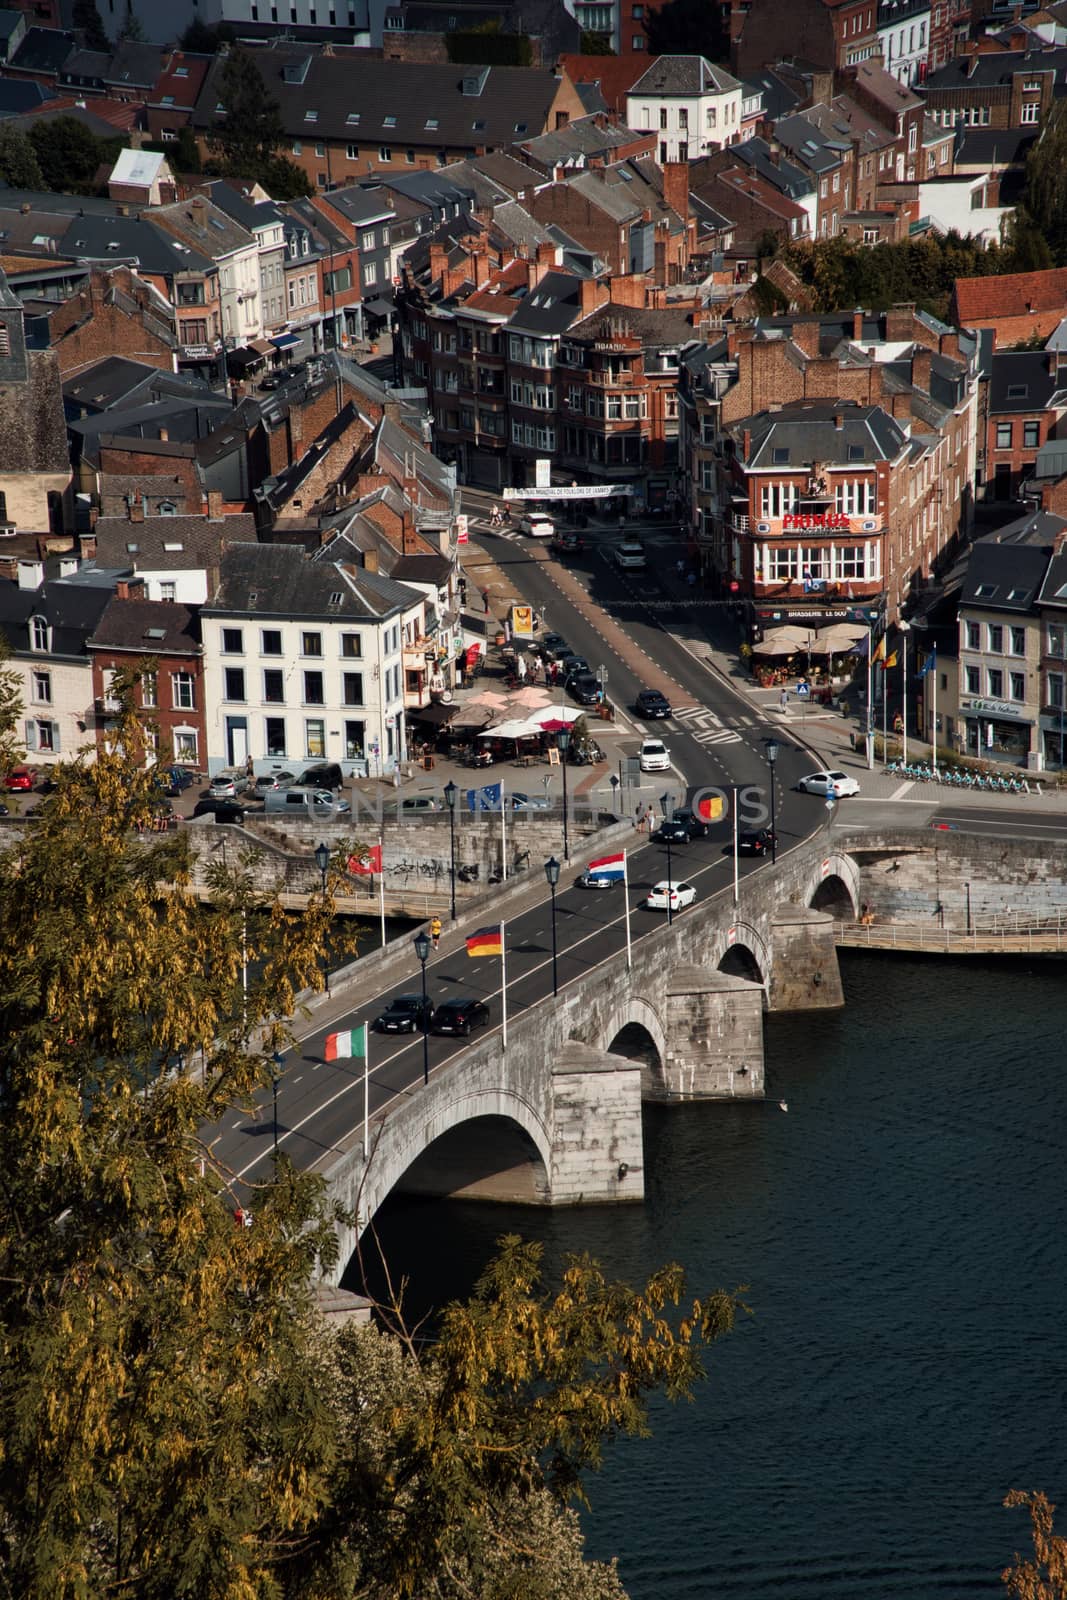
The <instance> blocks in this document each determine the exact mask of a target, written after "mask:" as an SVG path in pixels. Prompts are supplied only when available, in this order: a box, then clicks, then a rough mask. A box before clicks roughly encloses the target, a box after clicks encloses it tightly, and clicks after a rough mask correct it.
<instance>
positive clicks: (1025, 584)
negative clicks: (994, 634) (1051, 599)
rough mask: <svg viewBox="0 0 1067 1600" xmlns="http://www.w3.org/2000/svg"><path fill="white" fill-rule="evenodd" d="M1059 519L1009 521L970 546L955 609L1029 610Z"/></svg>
mask: <svg viewBox="0 0 1067 1600" xmlns="http://www.w3.org/2000/svg"><path fill="white" fill-rule="evenodd" d="M1063 526H1064V522H1063V518H1062V517H1054V516H1051V515H1050V514H1049V513H1048V512H1047V511H1038V512H1036V513H1035V514H1033V515H1032V516H1028V517H1023V518H1021V519H1020V520H1019V521H1018V522H1013V523H1009V525H1008V526H1007V527H1006V528H998V530H997V532H996V533H995V534H993V535H991V536H989V537H987V538H984V539H976V540H975V542H974V544H973V545H972V546H971V554H970V558H969V560H968V562H967V571H966V573H965V574H964V578H963V588H962V590H961V592H960V606H961V608H963V607H966V606H974V607H977V608H978V609H980V610H983V611H1007V612H1011V613H1014V614H1015V615H1017V616H1022V615H1025V613H1026V612H1028V611H1031V610H1032V609H1033V606H1034V602H1035V600H1036V599H1037V596H1038V594H1039V593H1040V591H1041V586H1042V584H1043V582H1044V578H1045V573H1046V572H1047V570H1048V564H1049V557H1050V556H1051V554H1052V546H1053V542H1054V539H1055V536H1056V533H1057V531H1058V530H1059V529H1061V528H1062V527H1063Z"/></svg>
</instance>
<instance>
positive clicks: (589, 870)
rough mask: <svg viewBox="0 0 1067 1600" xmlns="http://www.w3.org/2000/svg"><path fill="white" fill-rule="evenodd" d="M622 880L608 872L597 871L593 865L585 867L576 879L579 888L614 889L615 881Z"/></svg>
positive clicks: (620, 881)
mask: <svg viewBox="0 0 1067 1600" xmlns="http://www.w3.org/2000/svg"><path fill="white" fill-rule="evenodd" d="M623 881H624V880H623V879H622V878H620V877H617V876H615V875H614V874H612V873H608V872H597V871H596V869H595V868H594V867H586V869H585V871H584V872H583V873H582V874H581V876H580V877H579V879H578V887H579V888H580V889H614V887H615V885H616V884H617V883H622V882H623Z"/></svg>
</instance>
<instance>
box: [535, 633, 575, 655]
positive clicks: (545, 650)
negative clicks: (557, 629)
mask: <svg viewBox="0 0 1067 1600" xmlns="http://www.w3.org/2000/svg"><path fill="white" fill-rule="evenodd" d="M538 643H539V645H540V647H541V654H542V655H543V656H546V657H547V659H548V660H549V661H559V660H561V659H562V657H564V656H569V655H570V653H571V647H570V645H569V644H568V643H567V641H566V639H565V638H564V637H563V635H562V634H561V633H543V634H542V635H541V637H540V639H539V640H538Z"/></svg>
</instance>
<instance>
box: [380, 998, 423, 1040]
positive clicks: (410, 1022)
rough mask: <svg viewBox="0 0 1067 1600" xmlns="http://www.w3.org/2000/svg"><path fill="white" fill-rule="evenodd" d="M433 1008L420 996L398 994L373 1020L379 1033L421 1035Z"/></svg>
mask: <svg viewBox="0 0 1067 1600" xmlns="http://www.w3.org/2000/svg"><path fill="white" fill-rule="evenodd" d="M432 1013H433V1007H432V1006H431V1004H430V1002H429V1001H428V1000H424V999H423V998H422V995H421V994H398V995H397V997H396V999H395V1000H390V1002H389V1004H388V1005H387V1006H386V1008H385V1010H384V1011H383V1012H382V1014H381V1016H380V1017H376V1018H375V1020H374V1026H375V1028H376V1029H377V1031H378V1032H379V1033H421V1032H422V1030H423V1027H424V1026H425V1025H426V1024H427V1023H428V1022H429V1020H430V1017H431V1015H432Z"/></svg>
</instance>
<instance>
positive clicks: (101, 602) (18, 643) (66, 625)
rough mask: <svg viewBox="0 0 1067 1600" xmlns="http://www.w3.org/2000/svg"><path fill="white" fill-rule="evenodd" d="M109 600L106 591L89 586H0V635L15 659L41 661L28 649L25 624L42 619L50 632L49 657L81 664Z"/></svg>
mask: <svg viewBox="0 0 1067 1600" xmlns="http://www.w3.org/2000/svg"><path fill="white" fill-rule="evenodd" d="M110 599H111V591H110V589H107V588H103V587H101V586H99V585H97V584H93V583H70V582H65V583H60V582H58V581H54V580H53V581H52V582H47V583H43V584H41V586H40V588H38V589H20V588H19V587H18V585H17V584H14V583H5V584H0V633H2V634H3V635H4V637H5V638H6V639H7V641H8V643H9V644H10V646H11V648H12V650H13V651H14V652H15V654H16V655H32V656H34V657H35V658H36V659H37V660H41V659H42V653H41V651H39V650H31V649H30V626H29V623H30V618H31V617H44V618H46V620H47V621H48V623H49V625H50V627H51V629H52V649H51V650H50V651H49V652H48V654H49V656H50V657H52V658H55V657H56V656H62V657H64V658H66V659H67V660H73V661H78V660H85V643H86V640H87V639H88V638H89V636H90V634H91V633H92V632H93V630H94V628H95V627H96V625H97V623H98V622H99V620H100V616H101V614H102V612H103V610H104V608H105V606H106V605H107V603H108V601H109V600H110ZM45 659H47V658H45Z"/></svg>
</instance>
